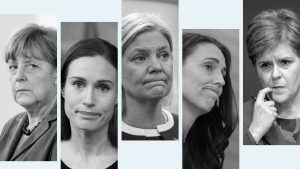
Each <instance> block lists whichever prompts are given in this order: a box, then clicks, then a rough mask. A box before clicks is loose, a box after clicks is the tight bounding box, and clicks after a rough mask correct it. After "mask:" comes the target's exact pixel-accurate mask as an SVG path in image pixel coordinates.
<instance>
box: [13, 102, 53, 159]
mask: <svg viewBox="0 0 300 169" xmlns="http://www.w3.org/2000/svg"><path fill="white" fill-rule="evenodd" d="M55 120H56V105H55V107H54V108H53V109H52V111H51V112H50V114H49V115H47V116H46V117H45V119H44V120H43V121H42V122H41V124H40V125H39V126H38V127H37V128H36V129H35V130H34V131H33V132H32V133H31V134H30V136H29V137H28V138H27V140H26V141H25V142H24V144H23V145H22V146H21V147H20V149H18V150H17V151H16V153H14V155H13V157H12V160H14V159H15V158H17V157H18V156H19V155H20V154H22V153H23V152H25V151H26V150H28V149H30V147H31V146H32V145H34V143H35V142H36V141H37V140H38V139H39V138H40V137H41V136H42V135H44V133H46V131H47V130H48V129H49V128H50V123H51V122H52V121H55ZM18 140H20V139H18Z"/></svg>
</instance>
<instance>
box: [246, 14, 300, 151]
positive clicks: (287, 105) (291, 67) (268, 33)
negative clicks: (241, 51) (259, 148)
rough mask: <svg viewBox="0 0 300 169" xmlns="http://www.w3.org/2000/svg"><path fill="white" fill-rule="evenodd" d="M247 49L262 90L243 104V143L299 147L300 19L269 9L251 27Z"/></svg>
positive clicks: (257, 17)
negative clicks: (296, 145) (293, 145)
mask: <svg viewBox="0 0 300 169" xmlns="http://www.w3.org/2000/svg"><path fill="white" fill-rule="evenodd" d="M247 47H248V54H249V58H250V60H251V62H252V63H253V65H254V67H255V68H256V71H257V73H258V77H259V79H260V82H261V84H262V87H263V89H262V90H260V91H259V92H258V95H257V97H256V98H255V97H253V100H250V101H248V102H246V103H244V136H243V137H244V144H262V145H276V144H277V145H278V144H281V145H287V144H300V137H299V129H300V122H299V118H300V19H299V16H298V15H297V14H296V13H295V12H294V11H292V10H290V9H277V10H273V9H269V10H266V11H263V12H261V13H259V14H258V15H257V16H255V17H254V19H253V20H252V22H251V23H250V24H249V26H248V33H247Z"/></svg>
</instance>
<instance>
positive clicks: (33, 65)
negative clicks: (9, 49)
mask: <svg viewBox="0 0 300 169" xmlns="http://www.w3.org/2000/svg"><path fill="white" fill-rule="evenodd" d="M8 66H9V74H10V76H9V81H10V85H11V89H12V94H13V97H14V99H15V101H16V102H17V103H18V104H19V105H21V106H22V107H24V108H28V109H31V108H37V107H42V106H45V105H46V104H48V103H50V102H51V99H53V97H54V96H55V95H56V68H54V67H53V66H52V65H51V64H50V63H48V62H46V61H44V60H41V59H36V58H33V57H26V56H18V57H17V59H16V60H9V61H8Z"/></svg>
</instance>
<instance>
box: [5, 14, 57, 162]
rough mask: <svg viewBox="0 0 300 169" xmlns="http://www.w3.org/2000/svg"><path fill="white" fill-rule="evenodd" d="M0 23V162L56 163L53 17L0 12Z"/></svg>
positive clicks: (55, 41)
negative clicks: (3, 13) (0, 108)
mask: <svg viewBox="0 0 300 169" xmlns="http://www.w3.org/2000/svg"><path fill="white" fill-rule="evenodd" d="M0 21H1V22H2V23H3V24H2V26H1V33H0V34H1V35H0V36H1V39H2V40H1V45H0V50H1V64H0V65H1V66H0V67H1V71H0V72H1V77H2V84H3V86H2V84H1V89H0V90H1V92H0V93H1V101H0V104H1V105H0V106H1V107H2V113H1V120H0V129H1V130H2V131H1V135H0V160H2V161H56V158H57V149H56V145H57V141H56V140H57V137H56V133H57V128H56V126H57V124H56V117H57V112H56V87H57V68H56V65H57V54H56V53H57V52H56V51H57V49H56V44H57V33H56V17H55V16H46V15H0ZM5 40H6V41H5Z"/></svg>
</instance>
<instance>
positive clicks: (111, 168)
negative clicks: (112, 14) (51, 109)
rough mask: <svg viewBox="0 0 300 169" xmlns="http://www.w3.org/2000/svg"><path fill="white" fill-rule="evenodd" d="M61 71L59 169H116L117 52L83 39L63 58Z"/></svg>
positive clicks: (98, 41)
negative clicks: (60, 158) (60, 157)
mask: <svg viewBox="0 0 300 169" xmlns="http://www.w3.org/2000/svg"><path fill="white" fill-rule="evenodd" d="M65 58H66V59H65V62H64V63H63V66H62V70H61V88H62V98H61V99H62V104H61V118H62V121H61V126H62V131H61V139H62V144H61V147H62V161H61V167H62V168H64V169H68V168H87V169H89V168H99V167H100V168H107V169H116V168H118V164H117V147H118V146H117V145H118V144H117V141H118V138H117V89H118V87H117V86H118V82H117V65H118V50H117V48H116V47H115V46H113V45H111V44H110V43H109V42H107V41H105V40H103V39H100V38H93V39H84V40H81V41H79V42H77V43H76V44H74V45H73V46H72V47H71V48H70V49H69V50H68V52H67V53H66V55H65Z"/></svg>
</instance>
